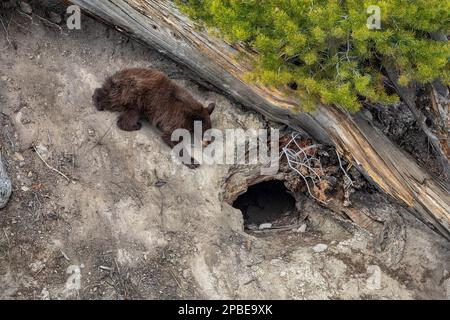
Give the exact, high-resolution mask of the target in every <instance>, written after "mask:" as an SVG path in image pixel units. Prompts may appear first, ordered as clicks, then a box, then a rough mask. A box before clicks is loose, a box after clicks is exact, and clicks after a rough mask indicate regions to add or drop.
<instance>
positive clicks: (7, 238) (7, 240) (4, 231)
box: [3, 228, 11, 248]
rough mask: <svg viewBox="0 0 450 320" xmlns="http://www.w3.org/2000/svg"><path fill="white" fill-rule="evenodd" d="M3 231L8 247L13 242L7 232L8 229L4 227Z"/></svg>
mask: <svg viewBox="0 0 450 320" xmlns="http://www.w3.org/2000/svg"><path fill="white" fill-rule="evenodd" d="M3 233H4V234H5V238H6V242H8V248H9V247H11V242H10V241H9V237H8V234H7V233H6V229H5V228H3Z"/></svg>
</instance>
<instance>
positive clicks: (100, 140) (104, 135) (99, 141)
mask: <svg viewBox="0 0 450 320" xmlns="http://www.w3.org/2000/svg"><path fill="white" fill-rule="evenodd" d="M113 125H114V122H113V123H111V125H110V126H109V128H108V129H107V130H106V131H105V133H104V134H103V135H102V136H101V137H100V139H98V141H97V142H96V143H95V145H94V146H93V147H92V148H91V150H89V151H92V150H93V149H94V148H96V147H97V146H98V145H100V144H101V143H102V141H103V138H104V137H106V135H107V134H108V132H109V130H111V128H112V126H113Z"/></svg>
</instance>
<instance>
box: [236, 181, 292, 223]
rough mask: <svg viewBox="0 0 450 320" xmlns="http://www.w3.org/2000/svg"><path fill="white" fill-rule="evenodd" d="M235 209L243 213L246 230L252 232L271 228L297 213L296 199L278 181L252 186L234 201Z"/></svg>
mask: <svg viewBox="0 0 450 320" xmlns="http://www.w3.org/2000/svg"><path fill="white" fill-rule="evenodd" d="M233 207H234V208H236V209H239V210H241V211H242V214H243V216H244V225H245V228H246V229H250V230H252V229H261V228H264V227H265V226H268V227H270V225H271V224H276V222H277V221H279V220H282V219H283V217H286V216H289V215H293V214H294V213H295V212H296V208H295V199H294V198H293V197H292V196H291V195H290V194H289V193H288V190H287V188H286V187H285V186H284V183H283V182H282V181H277V180H271V181H265V182H261V183H258V184H255V185H252V186H250V187H249V188H248V190H247V192H245V193H244V194H241V195H240V196H239V197H238V198H237V199H236V200H235V201H234V203H233ZM269 224H270V225H269Z"/></svg>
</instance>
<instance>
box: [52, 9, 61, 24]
mask: <svg viewBox="0 0 450 320" xmlns="http://www.w3.org/2000/svg"><path fill="white" fill-rule="evenodd" d="M49 17H50V21H51V22H53V23H56V24H60V23H61V21H62V18H61V15H60V14H59V13H56V12H53V11H50V13H49Z"/></svg>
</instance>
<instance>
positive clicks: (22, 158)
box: [14, 152, 25, 162]
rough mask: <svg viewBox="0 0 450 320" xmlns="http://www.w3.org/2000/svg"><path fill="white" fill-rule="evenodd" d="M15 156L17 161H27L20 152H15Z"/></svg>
mask: <svg viewBox="0 0 450 320" xmlns="http://www.w3.org/2000/svg"><path fill="white" fill-rule="evenodd" d="M14 158H16V160H17V161H20V162H22V161H25V158H24V157H23V156H22V155H21V154H20V153H18V152H16V153H14Z"/></svg>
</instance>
